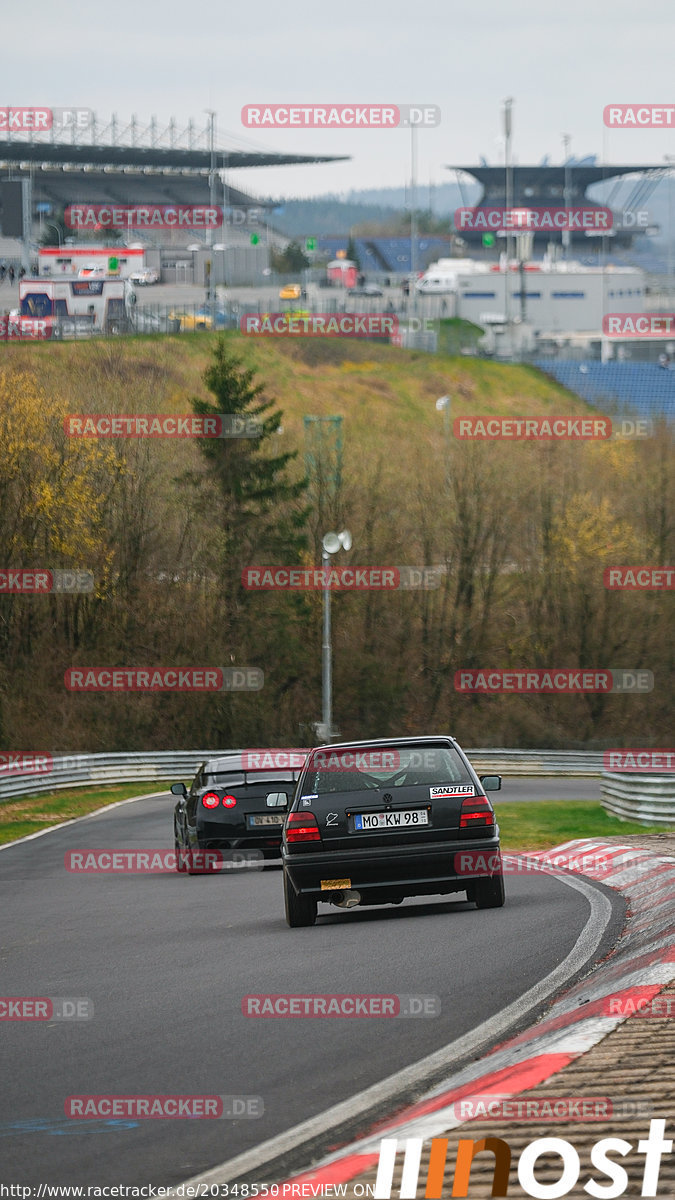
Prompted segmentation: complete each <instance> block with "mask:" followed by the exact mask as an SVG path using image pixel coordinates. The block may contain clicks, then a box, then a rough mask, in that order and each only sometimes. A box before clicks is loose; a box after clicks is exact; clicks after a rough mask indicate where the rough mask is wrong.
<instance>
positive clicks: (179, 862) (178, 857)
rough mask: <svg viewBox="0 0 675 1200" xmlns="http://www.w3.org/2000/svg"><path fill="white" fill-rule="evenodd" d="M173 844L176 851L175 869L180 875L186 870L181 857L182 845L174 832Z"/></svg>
mask: <svg viewBox="0 0 675 1200" xmlns="http://www.w3.org/2000/svg"><path fill="white" fill-rule="evenodd" d="M173 845H174V850H175V851H176V870H177V871H178V872H179V873H180V874H181V875H184V874H185V870H186V867H185V859H184V858H183V853H184V851H183V847H182V846H181V844H180V842H179V841H178V837H177V835H176V834H175V833H174V837H173Z"/></svg>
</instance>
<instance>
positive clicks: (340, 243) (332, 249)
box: [319, 237, 450, 275]
mask: <svg viewBox="0 0 675 1200" xmlns="http://www.w3.org/2000/svg"><path fill="white" fill-rule="evenodd" d="M354 245H355V247H356V253H357V254H358V256H359V262H360V264H361V270H362V271H387V272H389V273H391V274H402V275H405V274H407V273H408V272H409V271H410V270H411V266H410V238H409V237H390V238H387V237H365V238H355V239H354ZM346 249H347V238H346V237H320V238H319V250H327V251H328V253H329V254H332V255H333V256H334V255H335V253H336V251H337V250H346ZM449 255H450V240H449V238H441V237H418V239H417V267H418V269H419V270H420V271H422V270H426V268H427V267H428V266H429V263H432V262H436V260H437V259H439V258H448V257H449Z"/></svg>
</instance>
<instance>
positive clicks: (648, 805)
mask: <svg viewBox="0 0 675 1200" xmlns="http://www.w3.org/2000/svg"><path fill="white" fill-rule="evenodd" d="M600 789H601V791H602V807H603V808H604V809H605V812H608V813H610V815H611V816H613V817H619V819H620V820H622V821H637V823H638V824H639V825H673V826H675V775H672V774H670V775H655V774H649V775H638V774H636V773H634V772H632V771H631V772H630V773H628V772H626V773H622V774H619V773H618V772H617V771H603V772H602V778H601V783H600Z"/></svg>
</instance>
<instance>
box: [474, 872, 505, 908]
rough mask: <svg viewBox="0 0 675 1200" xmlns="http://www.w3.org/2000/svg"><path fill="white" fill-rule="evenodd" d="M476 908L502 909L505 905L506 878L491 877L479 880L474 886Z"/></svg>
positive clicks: (501, 876) (499, 876)
mask: <svg viewBox="0 0 675 1200" xmlns="http://www.w3.org/2000/svg"><path fill="white" fill-rule="evenodd" d="M473 887H474V900H475V901H476V908H501V907H502V905H503V904H504V900H505V895H504V876H503V875H490V877H489V878H488V879H477V880H476V882H475V883H474V885H473Z"/></svg>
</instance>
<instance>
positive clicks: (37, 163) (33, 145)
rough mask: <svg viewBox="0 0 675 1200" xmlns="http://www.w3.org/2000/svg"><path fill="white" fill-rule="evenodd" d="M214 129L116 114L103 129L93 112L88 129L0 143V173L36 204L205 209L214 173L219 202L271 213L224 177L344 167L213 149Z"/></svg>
mask: <svg viewBox="0 0 675 1200" xmlns="http://www.w3.org/2000/svg"><path fill="white" fill-rule="evenodd" d="M210 133H211V130H210V125H207V127H206V129H196V128H195V126H194V123H193V122H192V121H190V122H188V124H187V126H186V128H185V129H183V130H182V131H181V130H179V129H178V128H177V126H176V122H175V121H174V120H173V119H172V121H170V122H169V124H168V126H167V127H166V128H164V129H161V130H160V129H158V127H157V122H156V121H155V120H154V119H153V121H151V122H150V124H149V125H145V126H141V125H139V123H138V122H137V120H136V118H132V119H131V122H130V123H129V124H128V125H125V126H124V127H123V126H122V125H121V123H120V122H119V121H118V120H117V118H116V117H115V116H113V117H112V119H111V121H110V122H109V123H108V124H107V125H106V126H105V127H103V126H102V124H101V123H100V122H98V121H97V120H96V117H95V115H94V114H93V113H92V114H90V118H89V120H88V123H87V125H86V127H85V128H84V129H80V128H72V129H70V130H69V131H67V132H65V131H60V132H59V133H58V137H59V138H60V139H61V140H58V141H57V140H55V138H56V136H57V133H56V131H55V130H51V131H49V132H46V131H43V132H39V133H33V134H31V135H29V136H26V135H23V136H22V137H18V136H15V135H10V136H9V137H5V138H4V139H2V140H0V175H1V176H3V177H9V178H12V179H21V178H25V177H26V176H28V175H30V176H31V178H32V180H33V202H34V204H36V203H39V202H41V201H42V202H44V201H48V202H51V203H52V204H54V205H56V206H57V207H62V206H63V207H64V206H65V205H67V204H71V203H79V202H88V201H91V202H97V201H98V202H103V203H108V202H112V203H114V202H117V203H120V204H124V203H141V204H142V203H153V202H154V203H160V204H161V203H169V204H207V203H208V202H209V194H210V188H209V176H210V175H211V173H212V172H213V173H215V174H216V176H217V178H216V192H217V202H218V203H220V202H221V201H222V200H223V198H224V201H225V203H226V204H229V205H233V206H242V207H256V208H272V207H274V204H273V203H269V202H261V201H258V200H255V199H254V198H253V197H251V196H249V195H247V194H246V193H245V192H242V191H239V190H238V189H236V188H233V187H231V186H230V185H229V180H228V182H227V184H225V183H224V182H221V180H222V172H228V173H229V172H230V171H233V170H236V169H238V168H244V167H283V166H302V165H310V164H314V163H330V162H343V161H345V158H347V157H349V156H345V155H334V154H279V153H276V152H275V151H267V150H258V149H255V148H248V147H246V146H245V147H243V148H239V149H231V148H228V147H223V146H222V145H216V143H215V138H214V144H213V150H212V149H211V144H210Z"/></svg>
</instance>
